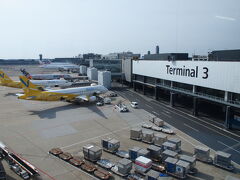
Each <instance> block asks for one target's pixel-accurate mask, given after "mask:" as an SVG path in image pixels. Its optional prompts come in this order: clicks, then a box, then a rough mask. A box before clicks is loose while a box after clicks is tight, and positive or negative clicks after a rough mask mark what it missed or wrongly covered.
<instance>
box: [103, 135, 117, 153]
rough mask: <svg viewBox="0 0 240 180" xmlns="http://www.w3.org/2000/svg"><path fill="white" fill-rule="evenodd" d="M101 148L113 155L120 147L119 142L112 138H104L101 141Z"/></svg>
mask: <svg viewBox="0 0 240 180" xmlns="http://www.w3.org/2000/svg"><path fill="white" fill-rule="evenodd" d="M101 142H102V148H103V150H105V151H108V152H111V153H114V152H117V151H118V148H119V147H120V141H119V140H117V139H113V138H104V139H102V141H101Z"/></svg>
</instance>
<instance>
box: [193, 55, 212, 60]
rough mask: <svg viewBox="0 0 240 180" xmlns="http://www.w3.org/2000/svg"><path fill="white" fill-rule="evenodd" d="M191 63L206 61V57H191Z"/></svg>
mask: <svg viewBox="0 0 240 180" xmlns="http://www.w3.org/2000/svg"><path fill="white" fill-rule="evenodd" d="M192 60H193V61H208V56H201V55H193V56H192Z"/></svg>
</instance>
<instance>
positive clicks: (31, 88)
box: [19, 76, 42, 95]
mask: <svg viewBox="0 0 240 180" xmlns="http://www.w3.org/2000/svg"><path fill="white" fill-rule="evenodd" d="M19 79H20V82H21V83H22V87H23V91H24V93H25V94H27V95H33V94H38V93H40V92H41V91H42V90H40V89H39V87H37V86H36V85H34V84H33V83H32V82H31V81H30V80H29V79H27V77H26V76H19Z"/></svg>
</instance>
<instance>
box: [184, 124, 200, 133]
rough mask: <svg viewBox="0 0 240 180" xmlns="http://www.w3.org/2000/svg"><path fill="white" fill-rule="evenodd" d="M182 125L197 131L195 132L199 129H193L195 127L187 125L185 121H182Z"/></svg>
mask: <svg viewBox="0 0 240 180" xmlns="http://www.w3.org/2000/svg"><path fill="white" fill-rule="evenodd" d="M183 125H184V126H186V127H188V128H190V129H192V130H194V131H197V132H199V130H198V129H195V128H193V127H191V126H189V125H188V124H186V123H183Z"/></svg>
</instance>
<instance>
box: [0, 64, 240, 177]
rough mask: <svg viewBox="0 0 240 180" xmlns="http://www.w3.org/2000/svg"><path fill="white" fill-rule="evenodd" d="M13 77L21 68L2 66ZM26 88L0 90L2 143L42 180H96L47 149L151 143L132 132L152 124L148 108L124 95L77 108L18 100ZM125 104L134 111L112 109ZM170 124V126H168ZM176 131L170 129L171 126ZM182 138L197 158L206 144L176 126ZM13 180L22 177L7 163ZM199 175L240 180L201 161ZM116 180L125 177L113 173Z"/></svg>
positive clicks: (79, 149)
mask: <svg viewBox="0 0 240 180" xmlns="http://www.w3.org/2000/svg"><path fill="white" fill-rule="evenodd" d="M1 69H2V70H4V71H5V72H6V73H8V75H9V76H10V77H12V76H13V79H15V80H17V79H18V77H17V76H18V75H19V74H20V72H19V71H18V70H19V69H20V66H15V67H14V68H13V67H11V66H3V67H1ZM26 69H27V70H29V72H30V73H31V72H34V73H47V72H53V71H52V70H44V69H40V68H38V67H36V66H27V67H26ZM21 92H22V90H21V89H15V88H9V87H3V86H0V115H1V118H0V122H1V126H0V141H2V142H3V143H5V144H6V145H7V146H8V147H9V148H11V149H12V150H13V151H14V152H16V153H18V154H19V155H20V156H22V157H23V158H24V159H27V160H28V161H29V162H30V163H32V164H33V165H34V166H36V167H37V168H38V169H39V172H40V177H38V178H37V179H46V180H47V179H52V180H53V179H57V180H76V179H79V180H88V179H94V178H95V177H94V176H92V175H89V174H87V173H86V172H84V171H82V170H80V169H78V168H75V167H73V166H71V165H69V164H68V163H66V162H64V161H62V160H60V159H58V158H56V157H54V156H52V155H50V154H49V153H48V151H49V150H50V149H52V148H54V147H60V148H62V150H63V151H67V152H70V153H72V154H73V155H80V156H82V155H83V154H82V147H83V146H84V145H86V144H94V145H97V146H99V147H101V138H103V137H114V138H116V139H118V140H120V144H121V146H120V149H124V150H128V149H129V148H131V147H133V146H139V147H145V148H146V147H147V146H148V144H145V143H142V142H138V141H134V140H131V139H130V138H129V137H130V133H129V130H130V129H131V128H133V127H140V126H141V124H142V123H144V122H149V117H150V115H151V114H150V113H148V112H147V111H145V110H144V109H133V108H131V107H130V102H129V101H128V100H126V99H124V98H123V97H116V98H112V104H111V105H104V106H102V107H97V106H96V105H95V104H94V103H82V104H80V105H74V104H70V103H67V102H43V101H27V100H19V99H17V96H16V95H15V94H16V93H21ZM119 101H122V102H124V103H125V104H126V105H127V106H128V107H129V110H130V112H127V113H120V112H118V111H116V110H114V108H113V105H114V104H115V103H117V102H119ZM168 126H170V125H168ZM170 127H171V126H170ZM172 128H173V129H174V130H175V132H176V135H168V137H178V138H180V139H181V140H182V151H183V152H182V153H183V154H193V149H194V145H202V144H201V143H200V142H199V141H197V140H195V139H193V138H192V137H190V136H189V135H187V134H185V133H183V132H182V131H180V130H178V129H177V127H176V128H174V127H172ZM102 158H107V159H109V160H112V161H113V162H117V161H118V160H119V159H120V158H119V157H116V156H114V155H112V154H109V153H106V152H103V155H102ZM3 163H4V166H5V170H6V173H7V175H8V178H9V179H20V177H18V176H17V175H16V174H15V173H14V172H12V171H11V170H10V169H9V167H8V166H7V164H6V162H5V161H4V160H3ZM196 167H197V169H198V171H199V172H198V173H197V174H196V175H195V176H193V177H189V178H188V179H207V180H212V179H219V180H221V179H225V177H226V176H227V175H231V176H234V177H238V178H240V175H239V174H236V173H232V172H229V171H226V170H223V169H220V168H217V167H215V166H213V165H209V164H205V163H202V162H199V161H198V162H197V166H196ZM114 179H116V180H118V179H122V178H120V177H119V176H116V175H114Z"/></svg>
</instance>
